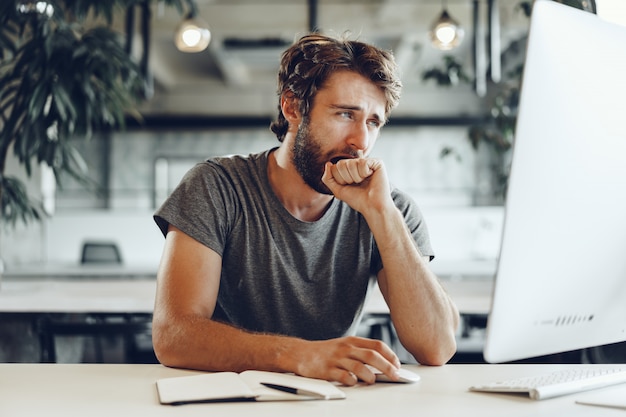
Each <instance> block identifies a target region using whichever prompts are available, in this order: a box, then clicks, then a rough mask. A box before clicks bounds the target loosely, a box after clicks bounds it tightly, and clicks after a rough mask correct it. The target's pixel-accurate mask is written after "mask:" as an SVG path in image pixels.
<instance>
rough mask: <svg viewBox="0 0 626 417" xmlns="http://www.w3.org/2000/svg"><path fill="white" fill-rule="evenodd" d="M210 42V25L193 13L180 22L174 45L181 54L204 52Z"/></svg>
mask: <svg viewBox="0 0 626 417" xmlns="http://www.w3.org/2000/svg"><path fill="white" fill-rule="evenodd" d="M210 42H211V31H210V30H209V25H208V24H207V23H206V22H205V21H204V20H202V19H200V18H199V17H198V16H196V15H195V14H193V13H190V14H189V15H188V16H187V18H186V19H185V20H183V21H182V22H180V24H179V25H178V27H177V28H176V32H175V34H174V44H175V45H176V48H178V50H179V51H181V52H202V51H204V50H205V49H206V48H207V47H208V46H209V43H210Z"/></svg>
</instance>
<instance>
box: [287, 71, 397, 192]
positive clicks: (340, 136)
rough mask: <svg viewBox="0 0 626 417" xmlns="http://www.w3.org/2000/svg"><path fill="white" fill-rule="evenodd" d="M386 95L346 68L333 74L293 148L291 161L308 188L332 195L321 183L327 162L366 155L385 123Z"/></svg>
mask: <svg viewBox="0 0 626 417" xmlns="http://www.w3.org/2000/svg"><path fill="white" fill-rule="evenodd" d="M384 110H385V97H384V94H383V92H382V91H380V90H379V89H378V87H376V86H375V85H374V84H373V83H372V82H370V81H369V80H367V79H365V78H364V77H362V76H360V75H358V74H355V73H353V72H349V71H342V72H338V73H335V74H333V75H332V76H331V77H330V78H329V79H328V80H327V82H326V83H325V84H324V86H323V88H322V89H320V90H319V91H318V93H317V95H316V96H315V99H314V101H313V104H312V107H311V110H310V112H309V115H308V116H305V117H303V118H302V121H301V123H300V126H299V127H298V131H297V134H296V137H295V140H294V144H293V148H292V162H293V164H294V166H295V167H296V170H297V171H298V172H299V173H300V175H301V176H302V178H303V180H304V181H305V182H306V184H307V185H309V187H311V188H313V189H314V190H315V191H317V192H319V193H322V194H332V193H331V192H330V190H329V189H328V187H326V185H325V184H324V183H323V182H322V175H323V174H324V165H325V164H326V162H328V161H330V162H333V163H336V162H337V161H338V160H340V159H345V158H359V157H364V156H367V155H368V154H369V153H370V152H371V149H372V147H373V146H374V143H375V142H376V139H377V138H378V135H379V132H380V128H381V127H382V125H383V124H384Z"/></svg>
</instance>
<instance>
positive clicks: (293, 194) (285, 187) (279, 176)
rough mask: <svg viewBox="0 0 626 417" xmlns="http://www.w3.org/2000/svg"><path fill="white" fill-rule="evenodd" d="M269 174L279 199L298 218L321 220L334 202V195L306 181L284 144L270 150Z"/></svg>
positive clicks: (310, 220)
mask: <svg viewBox="0 0 626 417" xmlns="http://www.w3.org/2000/svg"><path fill="white" fill-rule="evenodd" d="M267 176H268V178H269V182H270V185H271V187H272V190H273V191H274V194H276V197H278V200H279V201H280V202H281V203H282V205H283V206H284V207H285V209H287V211H289V213H291V215H292V216H294V217H295V218H297V219H298V220H301V221H307V222H312V221H316V220H319V219H320V218H321V217H322V216H323V215H324V213H325V212H326V210H327V209H328V207H329V205H330V203H331V202H332V199H333V196H331V195H326V194H321V193H318V192H317V191H315V190H314V189H312V188H311V187H309V186H308V185H307V184H306V183H305V182H304V180H303V179H302V177H301V176H300V174H299V173H298V171H297V170H296V168H295V167H294V166H293V163H292V162H291V158H290V155H289V153H288V151H287V150H286V149H285V148H284V145H283V146H280V147H279V148H278V149H276V150H274V151H272V152H270V154H269V157H268V162H267Z"/></svg>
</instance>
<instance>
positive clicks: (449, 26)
mask: <svg viewBox="0 0 626 417" xmlns="http://www.w3.org/2000/svg"><path fill="white" fill-rule="evenodd" d="M464 34H465V32H464V31H463V28H462V27H461V25H459V23H458V22H457V21H456V20H454V19H453V18H452V17H450V14H449V13H448V10H447V9H446V5H445V0H444V2H443V11H442V12H441V15H440V16H439V18H438V19H437V20H435V21H434V22H433V24H432V26H431V28H430V39H431V42H432V43H433V45H434V46H435V47H436V48H437V49H441V50H442V51H448V50H450V49H454V48H456V47H457V46H459V44H460V43H461V41H462V40H463V35H464Z"/></svg>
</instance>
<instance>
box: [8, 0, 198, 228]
mask: <svg viewBox="0 0 626 417" xmlns="http://www.w3.org/2000/svg"><path fill="white" fill-rule="evenodd" d="M190 1H192V0H163V2H164V3H166V4H168V5H171V6H175V7H176V8H177V9H178V10H179V12H181V13H182V11H183V4H182V2H186V3H189V2H190ZM149 4H150V0H106V1H105V0H50V1H25V0H3V1H2V2H1V3H0V224H2V225H9V226H14V225H15V224H16V222H19V221H21V222H24V223H28V222H29V221H38V220H40V219H41V218H42V216H44V215H45V211H44V210H43V208H42V205H41V203H40V202H38V201H33V199H31V198H30V197H29V195H28V192H27V190H26V187H25V185H24V183H23V182H22V181H20V180H19V179H18V178H16V177H12V176H9V175H7V174H6V163H7V158H8V156H9V152H12V153H13V154H14V156H15V158H16V159H17V160H18V161H19V163H20V164H21V165H22V166H23V167H24V170H25V172H26V174H27V175H28V176H30V175H31V174H32V170H33V165H34V164H45V165H47V166H48V167H50V168H51V169H52V172H53V173H54V176H55V178H56V179H57V181H58V179H59V178H61V174H67V175H69V176H71V177H73V178H75V179H77V180H79V181H81V182H86V181H87V179H86V178H87V177H86V166H85V164H84V162H83V160H82V158H81V155H80V153H79V152H78V151H77V150H76V149H75V148H74V147H73V146H72V145H71V143H70V139H75V138H79V139H80V138H82V139H84V140H89V139H90V138H91V137H92V136H93V135H94V134H95V133H97V132H100V131H106V130H112V129H118V128H122V127H124V121H125V118H126V117H127V116H128V114H129V112H132V110H133V108H134V106H135V105H137V104H138V102H139V101H141V100H142V99H144V97H145V95H144V92H145V90H144V87H145V76H146V72H145V70H143V68H141V67H140V65H138V64H137V63H136V62H135V60H134V59H133V57H132V56H131V54H130V53H129V52H128V50H127V48H126V47H125V43H124V41H125V38H124V34H122V33H119V32H117V31H116V30H114V28H113V25H112V22H113V20H114V16H116V15H117V16H119V15H123V13H124V12H125V11H129V10H130V9H131V8H133V7H136V6H138V5H141V6H142V7H148V6H149ZM131 35H132V34H126V36H131Z"/></svg>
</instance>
